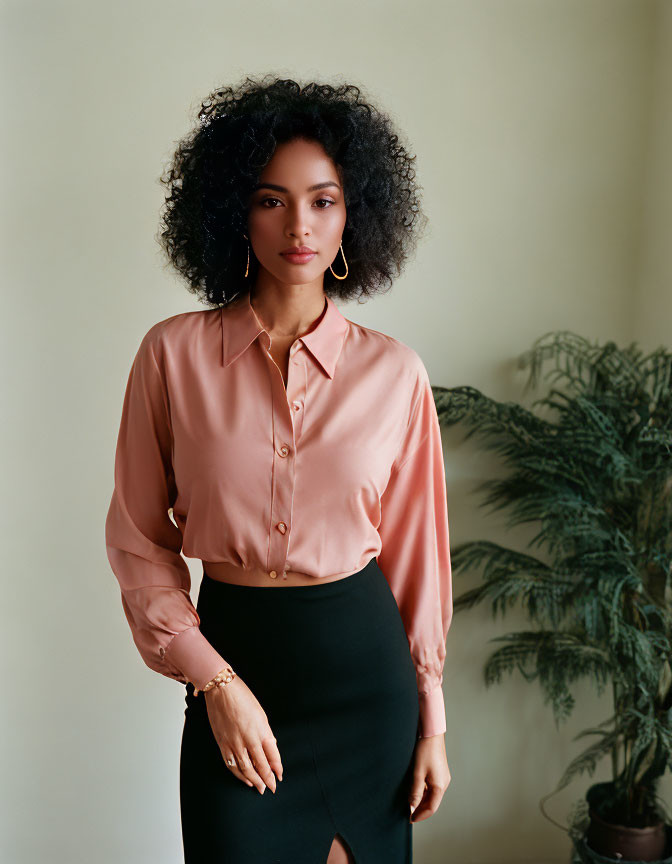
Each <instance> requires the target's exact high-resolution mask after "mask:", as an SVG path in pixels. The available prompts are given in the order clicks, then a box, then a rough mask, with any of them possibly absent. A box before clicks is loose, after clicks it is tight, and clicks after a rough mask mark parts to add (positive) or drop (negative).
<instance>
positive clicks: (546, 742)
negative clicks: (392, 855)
mask: <svg viewBox="0 0 672 864" xmlns="http://www.w3.org/2000/svg"><path fill="white" fill-rule="evenodd" d="M670 6H671V3H670V2H650V0H499V2H497V0H441V2H439V0H434V2H429V0H424V2H423V0H419V2H416V3H415V4H410V3H407V2H406V0H404V2H401V0H385V2H382V0H377V2H366V0H365V2H352V0H345V2H342V3H340V4H334V3H318V4H315V3H307V2H303V0H295V2H293V3H291V4H287V3H278V2H261V0H248V2H247V3H246V4H236V5H235V6H234V4H225V3H222V2H212V0H202V2H198V3H192V4H190V3H184V2H180V3H177V2H175V0H162V2H158V0H151V2H150V0H135V2H130V0H118V2H116V3H107V4H103V3H96V2H93V3H92V2H90V0H89V2H83V0H81V2H74V0H70V2H55V0H49V2H47V0H42V2H18V0H13V2H12V0H4V2H3V3H2V6H1V11H2V24H3V26H2V33H3V37H4V38H3V49H4V50H3V52H2V54H3V57H4V59H5V62H6V72H7V74H6V75H5V76H4V78H3V82H4V100H5V106H4V111H3V115H2V117H3V124H4V126H5V129H4V132H5V134H4V136H3V141H4V142H5V146H6V156H5V159H4V160H3V170H4V195H3V203H4V210H3V225H2V227H3V230H2V236H3V239H4V243H5V254H4V255H3V268H4V280H3V285H4V288H5V291H4V297H5V299H4V303H5V314H4V315H3V321H4V334H3V335H4V339H3V347H4V357H3V360H4V362H3V364H2V370H3V383H4V399H3V408H4V419H5V422H4V424H3V438H4V448H3V452H4V454H5V460H4V465H3V477H4V481H5V482H4V483H3V490H4V493H5V494H4V496H3V504H4V510H3V518H2V524H3V528H4V538H3V552H4V561H3V564H4V566H3V575H4V599H5V603H4V605H3V626H2V628H1V629H2V639H3V642H4V643H6V644H4V645H3V657H4V658H5V675H6V677H5V710H4V711H3V723H4V724H5V727H6V728H5V729H4V730H3V731H4V733H5V734H3V735H2V741H3V745H4V748H5V752H4V753H3V770H2V778H3V779H2V797H3V802H2V808H0V809H1V811H2V814H3V819H4V821H5V824H4V825H2V826H0V837H1V838H2V840H0V842H1V843H2V844H3V846H4V847H5V848H3V849H1V850H0V859H1V860H3V861H6V862H7V864H28V862H30V864H33V862H35V864H37V862H39V864H42V862H47V861H48V862H50V864H61V862H63V864H66V862H67V864H76V862H86V864H90V862H92V861H95V862H96V864H119V862H121V861H123V862H125V864H136V862H137V864H140V862H142V864H145V862H147V861H161V862H162V864H177V862H179V861H180V860H182V859H181V839H180V827H179V803H178V787H177V782H178V750H179V740H180V734H181V727H182V722H183V708H184V705H183V695H184V691H183V688H181V687H177V686H175V684H174V682H170V681H169V680H167V679H165V678H162V677H161V676H159V675H156V674H153V673H151V672H150V671H149V670H148V669H146V667H144V666H143V665H142V662H141V660H140V658H139V656H138V655H137V653H136V650H135V648H134V646H133V644H132V643H131V640H130V635H129V632H128V630H127V626H126V622H125V619H124V618H123V613H122V610H121V604H120V599H119V593H118V589H117V585H116V582H115V581H114V578H113V575H112V573H111V571H110V570H109V567H108V564H107V559H106V556H105V550H104V540H103V523H104V517H105V513H106V509H107V506H108V503H109V496H110V494H111V483H112V459H113V449H114V443H115V438H116V433H117V426H118V422H119V413H120V409H121V398H122V395H123V387H124V385H125V379H126V376H127V373H128V369H129V365H130V361H131V358H132V355H133V352H134V351H135V349H136V348H137V345H138V343H139V339H140V338H141V336H142V334H143V333H144V332H146V330H147V329H148V328H149V326H151V324H152V323H154V322H155V321H157V320H159V319H161V318H164V317H167V316H168V315H171V314H173V313H176V312H180V311H184V310H188V309H193V308H197V306H196V304H195V301H194V299H193V298H192V296H191V295H189V294H188V293H187V292H186V291H185V290H184V288H183V287H182V286H181V284H180V283H179V282H178V281H177V279H176V278H175V277H173V276H172V274H171V272H170V271H169V270H167V269H166V270H164V269H162V266H161V259H160V256H159V251H158V248H157V247H156V245H155V243H154V239H153V237H154V233H155V231H156V227H157V212H158V209H159V206H160V203H161V189H160V187H159V185H158V183H157V180H156V178H157V177H158V174H159V173H160V170H161V167H162V164H163V163H164V162H165V160H167V158H168V157H169V155H170V152H171V149H172V146H173V144H174V142H175V141H176V140H177V138H178V137H180V136H181V135H182V134H184V133H185V132H186V130H187V128H188V124H189V122H190V116H189V108H192V109H195V108H196V106H197V104H198V102H199V100H200V98H202V97H204V96H205V95H206V94H207V92H208V91H209V90H210V89H211V88H212V87H214V86H215V85H217V84H220V83H228V82H232V81H237V80H238V79H240V78H241V77H242V76H243V75H245V74H247V73H255V74H261V73H263V72H266V71H274V72H277V73H279V74H283V75H287V76H291V77H297V78H299V79H300V80H307V79H310V78H320V79H327V80H332V79H338V80H348V81H352V82H353V83H358V84H360V85H363V86H364V87H365V88H366V89H367V91H368V92H369V93H370V94H371V96H372V98H373V99H375V100H376V101H377V103H378V104H380V105H381V106H382V107H384V108H387V109H388V110H389V111H390V112H392V114H393V115H394V116H395V118H396V119H397V121H398V123H399V125H400V127H401V128H402V129H403V131H404V132H405V134H406V135H407V136H408V138H409V140H410V141H411V143H412V146H413V147H414V149H415V151H416V152H417V154H418V163H417V167H418V172H419V177H420V180H421V182H422V183H423V186H424V188H425V204H426V209H427V212H428V215H429V217H430V220H431V228H430V231H429V233H428V235H427V238H426V239H425V241H424V242H423V244H422V245H421V247H420V249H419V251H418V255H417V257H416V259H415V261H413V262H412V263H411V265H410V266H409V267H408V270H407V272H406V274H405V275H404V277H403V278H402V279H400V280H399V281H398V283H397V285H396V286H395V288H394V289H393V291H392V292H391V293H390V294H388V295H387V296H384V297H380V298H378V299H376V300H374V301H371V302H369V303H368V304H366V305H362V306H358V305H357V304H349V305H344V306H343V307H342V308H343V311H344V312H345V314H346V315H347V316H348V317H350V318H353V319H355V320H357V321H360V322H361V323H363V324H365V325H368V326H371V327H374V328H376V329H379V330H383V331H386V332H389V333H391V334H392V335H394V336H396V337H398V338H400V339H402V340H403V341H405V342H407V343H408V344H410V345H412V346H413V347H415V348H416V349H417V350H418V351H419V352H420V353H421V356H422V357H423V358H424V360H425V363H426V365H427V368H428V370H429V372H430V376H431V378H432V381H433V383H436V384H443V385H445V386H456V385H460V384H471V385H473V386H476V387H478V388H480V389H483V390H484V391H486V392H487V393H489V394H491V395H493V396H495V397H497V398H501V399H520V398H521V386H522V383H523V382H522V379H521V378H519V377H518V376H517V374H516V373H515V372H514V367H513V358H515V357H516V356H517V355H518V353H519V352H521V351H522V350H524V349H525V348H527V347H529V345H530V344H531V342H532V340H533V339H534V338H536V337H537V336H539V335H541V334H542V333H544V332H546V331H548V330H553V329H560V328H570V329H574V330H576V331H578V332H580V333H582V334H583V335H585V336H587V337H590V338H601V339H606V338H612V339H615V340H617V341H625V340H630V339H633V338H638V339H641V340H642V341H644V342H646V343H649V344H651V345H657V344H661V343H663V344H667V345H669V328H670V319H671V316H672V300H671V299H670V297H671V296H672V295H671V294H670V290H669V287H668V283H669V281H670V277H671V276H672V257H671V254H672V253H671V252H670V244H669V243H666V240H667V234H668V232H669V226H670V216H671V215H672V171H671V169H670V160H669V153H670V152H672V146H671V145H672V111H671V109H670V99H669V93H670V84H672V65H671V61H670V57H671V56H672V14H671V8H670ZM445 445H446V467H447V477H448V486H449V511H450V520H451V540H452V542H453V544H455V543H457V542H460V541H462V540H466V539H471V538H475V537H483V536H489V537H493V538H495V539H499V540H503V539H504V540H507V541H509V542H512V543H517V544H520V545H521V547H522V544H523V543H524V542H525V541H526V540H527V539H529V536H531V535H523V534H522V532H518V533H517V534H516V536H515V537H506V536H505V534H506V532H505V530H504V527H503V525H504V521H503V519H498V518H497V517H495V516H488V517H486V516H485V515H484V514H483V513H482V512H481V511H480V510H479V509H478V506H477V505H478V498H477V496H476V495H474V494H473V492H472V490H473V488H474V486H475V484H476V482H477V481H478V480H480V479H482V478H483V477H484V476H486V475H487V474H488V473H490V472H492V471H496V470H498V469H497V466H496V464H495V463H494V462H493V461H491V460H489V459H484V458H483V456H482V455H481V454H479V453H478V451H477V449H476V447H475V446H472V445H471V444H470V445H469V446H467V445H464V444H462V443H461V434H457V433H455V430H451V432H450V434H446V437H445ZM197 564H198V562H196V561H193V560H192V561H190V566H191V567H192V574H193V575H194V586H193V591H192V596H193V597H194V598H195V597H196V593H197V589H198V580H199V578H200V575H199V574H200V568H199V567H198V566H196V565H197ZM469 584H471V580H470V579H468V578H466V577H460V578H459V580H456V584H455V591H456V593H458V592H461V591H463V590H465V589H466V588H467V587H469ZM524 623H525V622H524V619H522V618H520V619H516V618H515V617H513V616H509V617H508V618H507V619H506V621H505V622H502V621H501V620H500V621H497V622H492V621H490V620H489V618H488V615H487V613H486V610H485V609H483V610H474V611H471V612H468V613H464V614H459V615H457V616H456V617H455V619H454V623H453V626H452V628H451V631H450V633H449V636H448V658H447V662H446V667H445V675H444V680H445V693H446V703H447V716H448V732H447V735H446V747H447V752H448V761H449V765H450V768H451V771H452V783H451V785H450V787H449V789H448V791H447V792H446V795H445V797H444V800H443V803H442V805H441V808H440V810H439V811H438V813H437V814H435V815H434V816H433V817H432V818H430V819H429V820H427V821H425V822H422V823H420V824H418V825H417V826H416V828H415V829H414V830H415V853H416V859H415V860H416V861H417V864H445V862H449V861H450V862H460V864H521V862H534V864H542V862H566V861H567V860H568V843H567V838H566V837H565V835H564V834H563V833H562V832H561V831H559V830H558V829H557V828H555V827H554V826H552V825H551V824H549V823H548V822H547V821H546V820H545V819H543V817H542V816H541V814H540V812H539V809H538V800H539V798H541V796H542V795H544V794H546V793H548V792H550V791H551V790H552V789H553V788H554V786H555V784H556V782H557V780H558V778H559V777H560V774H561V773H562V771H563V769H564V767H565V766H566V765H567V763H568V762H569V760H570V759H571V758H572V756H573V755H575V754H576V753H578V752H579V749H578V748H579V743H580V742H579V743H577V742H573V741H572V737H573V735H574V734H576V733H577V732H578V731H580V730H581V729H583V728H585V727H586V726H587V725H589V724H590V723H593V722H594V721H599V720H601V719H604V718H605V717H606V716H608V713H609V707H610V706H609V704H608V702H607V700H605V701H603V702H602V703H600V702H599V701H598V700H597V699H596V698H595V696H594V695H593V693H592V691H591V688H589V687H583V688H577V691H576V696H577V701H578V708H577V710H576V713H575V716H574V717H573V718H572V720H571V721H570V722H569V723H568V724H567V725H566V726H563V727H562V728H561V730H560V731H557V730H556V729H555V727H554V724H553V720H552V716H551V714H550V710H549V709H548V708H546V707H544V706H543V704H542V699H541V696H540V693H539V691H538V689H537V688H536V687H534V686H529V685H526V684H524V683H522V682H521V681H520V680H517V679H513V680H511V681H510V682H507V683H506V684H505V685H501V686H499V687H497V688H493V689H491V690H486V689H485V688H484V686H483V684H482V680H481V679H482V666H483V663H484V661H485V659H486V657H487V656H488V655H489V653H490V651H491V650H492V648H493V646H492V645H488V640H489V639H490V638H491V637H493V636H495V635H498V634H499V633H502V632H506V631H508V630H512V629H514V628H515V627H518V626H523V625H524ZM607 776H608V766H607V765H606V764H605V765H604V766H602V769H601V770H600V771H599V772H598V774H597V775H596V777H595V779H602V778H606V777H607ZM589 782H591V781H589V779H588V778H585V781H584V782H577V783H576V784H575V785H574V786H573V787H572V788H571V789H570V790H566V794H565V793H563V794H561V795H559V796H557V797H556V798H554V799H552V800H551V801H550V802H549V804H548V810H549V811H550V813H551V815H552V816H553V817H554V818H555V819H557V820H558V821H560V822H564V821H565V819H566V815H567V809H568V807H569V805H570V803H571V802H572V801H573V800H575V799H576V798H578V797H580V796H581V795H582V794H583V792H584V790H585V788H586V787H587V785H588V783H589ZM664 792H665V794H666V797H667V799H668V800H669V801H671V802H672V796H671V795H670V794H669V793H670V785H669V784H668V785H667V786H666V787H665V789H664Z"/></svg>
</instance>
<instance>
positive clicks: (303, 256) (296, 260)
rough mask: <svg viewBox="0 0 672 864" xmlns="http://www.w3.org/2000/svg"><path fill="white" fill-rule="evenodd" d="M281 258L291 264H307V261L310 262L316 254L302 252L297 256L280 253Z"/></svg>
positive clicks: (295, 254)
mask: <svg viewBox="0 0 672 864" xmlns="http://www.w3.org/2000/svg"><path fill="white" fill-rule="evenodd" d="M280 254H281V255H282V257H283V258H286V259H287V260H288V261H289V262H291V263H292V264H307V263H308V261H312V259H313V258H314V257H315V255H316V254H317V253H316V252H305V253H304V252H302V253H300V254H297V253H296V252H293V253H289V252H281V253H280Z"/></svg>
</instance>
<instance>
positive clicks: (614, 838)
mask: <svg viewBox="0 0 672 864" xmlns="http://www.w3.org/2000/svg"><path fill="white" fill-rule="evenodd" d="M588 812H589V815H590V825H589V826H588V830H587V831H586V835H585V841H586V844H587V846H588V847H590V849H591V850H592V851H593V852H596V853H597V854H598V857H597V859H596V862H599V861H600V856H603V857H605V858H606V859H608V860H610V861H620V862H623V864H626V862H638V864H639V862H648V861H657V862H660V864H663V862H664V864H672V841H671V838H670V826H666V825H665V822H662V821H661V822H659V823H657V824H656V825H651V826H648V827H646V828H630V827H629V826H627V825H615V824H613V823H611V822H606V821H605V820H604V819H601V818H600V817H599V816H598V815H597V813H595V811H594V810H592V808H591V809H589V811H588ZM666 856H667V857H666Z"/></svg>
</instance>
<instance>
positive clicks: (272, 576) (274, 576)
mask: <svg viewBox="0 0 672 864" xmlns="http://www.w3.org/2000/svg"><path fill="white" fill-rule="evenodd" d="M268 575H269V576H270V577H271V579H277V577H278V574H277V573H276V572H275V570H271V572H270V573H269V574H268Z"/></svg>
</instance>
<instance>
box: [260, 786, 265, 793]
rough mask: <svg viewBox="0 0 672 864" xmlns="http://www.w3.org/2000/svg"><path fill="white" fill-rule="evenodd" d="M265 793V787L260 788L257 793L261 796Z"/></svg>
mask: <svg viewBox="0 0 672 864" xmlns="http://www.w3.org/2000/svg"><path fill="white" fill-rule="evenodd" d="M265 791H266V787H265V786H262V787H261V789H260V790H259V792H260V793H261V794H262V795H263V794H264V792H265Z"/></svg>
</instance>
